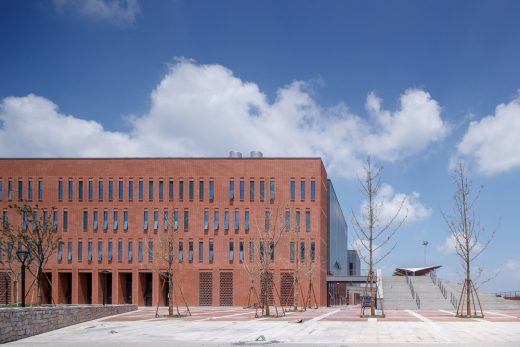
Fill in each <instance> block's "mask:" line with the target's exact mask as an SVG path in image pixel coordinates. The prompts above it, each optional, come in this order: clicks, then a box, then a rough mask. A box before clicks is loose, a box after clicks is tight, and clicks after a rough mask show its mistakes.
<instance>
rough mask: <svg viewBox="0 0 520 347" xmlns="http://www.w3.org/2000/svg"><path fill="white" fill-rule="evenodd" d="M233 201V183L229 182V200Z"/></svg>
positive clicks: (232, 181)
mask: <svg viewBox="0 0 520 347" xmlns="http://www.w3.org/2000/svg"><path fill="white" fill-rule="evenodd" d="M234 199H235V181H234V180H230V181H229V200H234Z"/></svg>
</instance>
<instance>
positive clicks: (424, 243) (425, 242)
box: [422, 241, 428, 266]
mask: <svg viewBox="0 0 520 347" xmlns="http://www.w3.org/2000/svg"><path fill="white" fill-rule="evenodd" d="M422 245H423V246H424V266H426V247H428V241H423V243H422Z"/></svg>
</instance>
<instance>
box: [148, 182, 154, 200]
mask: <svg viewBox="0 0 520 347" xmlns="http://www.w3.org/2000/svg"><path fill="white" fill-rule="evenodd" d="M148 200H150V201H153V181H152V180H150V181H148Z"/></svg>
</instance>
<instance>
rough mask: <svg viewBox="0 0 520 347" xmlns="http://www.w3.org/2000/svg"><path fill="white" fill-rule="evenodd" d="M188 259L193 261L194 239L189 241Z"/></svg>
mask: <svg viewBox="0 0 520 347" xmlns="http://www.w3.org/2000/svg"><path fill="white" fill-rule="evenodd" d="M188 260H189V261H190V262H192V261H193V241H190V242H188Z"/></svg>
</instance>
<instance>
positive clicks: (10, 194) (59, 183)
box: [9, 180, 63, 201]
mask: <svg viewBox="0 0 520 347" xmlns="http://www.w3.org/2000/svg"><path fill="white" fill-rule="evenodd" d="M9 185H10V187H9V188H10V189H9V192H10V193H9V200H12V199H13V196H12V190H13V187H12V185H13V182H11V181H9ZM58 200H59V201H62V200H63V181H62V180H59V181H58Z"/></svg>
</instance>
